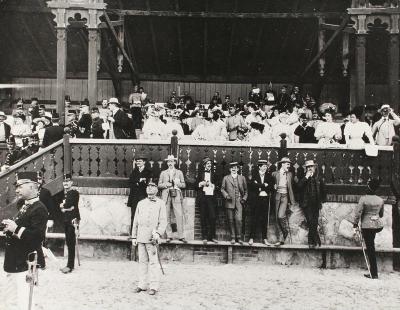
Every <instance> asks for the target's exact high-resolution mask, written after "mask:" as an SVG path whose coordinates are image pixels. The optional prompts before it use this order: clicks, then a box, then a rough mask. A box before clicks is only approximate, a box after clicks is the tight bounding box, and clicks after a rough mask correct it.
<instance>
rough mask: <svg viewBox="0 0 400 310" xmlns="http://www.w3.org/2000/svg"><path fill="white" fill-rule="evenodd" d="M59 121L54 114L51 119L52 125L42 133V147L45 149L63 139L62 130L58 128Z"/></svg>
mask: <svg viewBox="0 0 400 310" xmlns="http://www.w3.org/2000/svg"><path fill="white" fill-rule="evenodd" d="M59 121H60V118H59V116H58V114H54V115H53V118H52V122H53V125H52V126H50V127H47V128H46V130H45V131H44V135H43V143H42V147H47V146H49V145H51V144H53V143H55V142H57V141H59V140H61V139H62V138H63V136H64V128H62V127H61V126H60V124H59Z"/></svg>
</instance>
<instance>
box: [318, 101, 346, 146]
mask: <svg viewBox="0 0 400 310" xmlns="http://www.w3.org/2000/svg"><path fill="white" fill-rule="evenodd" d="M334 113H335V111H334V110H332V109H327V110H325V111H324V119H325V122H320V123H319V124H318V126H317V128H316V130H315V138H316V139H317V140H318V144H322V145H327V144H337V143H338V142H339V141H340V140H341V139H342V132H341V130H340V125H339V124H338V123H335V122H334V121H333V115H334Z"/></svg>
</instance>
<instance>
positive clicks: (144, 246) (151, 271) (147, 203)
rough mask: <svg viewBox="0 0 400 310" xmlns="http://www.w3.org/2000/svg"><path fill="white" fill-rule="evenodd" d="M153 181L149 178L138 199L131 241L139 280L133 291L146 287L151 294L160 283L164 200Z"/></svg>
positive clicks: (164, 212) (164, 215) (164, 222)
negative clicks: (135, 256) (137, 256)
mask: <svg viewBox="0 0 400 310" xmlns="http://www.w3.org/2000/svg"><path fill="white" fill-rule="evenodd" d="M157 192H158V189H157V185H156V184H155V183H154V182H149V183H148V185H147V188H146V193H147V196H148V197H147V198H145V199H143V200H141V201H139V203H138V205H137V208H136V213H135V217H134V220H133V225H132V245H133V246H136V245H137V246H138V252H139V283H138V286H137V288H136V290H135V292H136V293H140V292H142V291H146V290H147V289H148V288H149V294H150V295H155V294H156V292H157V291H158V288H159V285H160V273H161V269H160V262H159V256H158V246H157V244H158V242H159V239H160V237H161V235H162V234H164V232H165V229H166V227H167V212H166V208H165V202H164V201H163V200H161V199H160V198H158V197H156V194H157Z"/></svg>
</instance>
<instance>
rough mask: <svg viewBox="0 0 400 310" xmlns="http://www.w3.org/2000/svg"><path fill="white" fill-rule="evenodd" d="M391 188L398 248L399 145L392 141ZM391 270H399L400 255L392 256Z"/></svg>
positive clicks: (393, 227)
mask: <svg viewBox="0 0 400 310" xmlns="http://www.w3.org/2000/svg"><path fill="white" fill-rule="evenodd" d="M392 165H393V166H392V176H391V187H392V192H393V194H394V195H395V197H396V202H395V204H393V205H392V234H393V247H394V248H398V247H400V143H399V141H397V138H396V139H393V161H392ZM393 269H394V270H398V271H399V270H400V254H399V253H394V254H393Z"/></svg>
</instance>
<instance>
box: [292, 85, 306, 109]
mask: <svg viewBox="0 0 400 310" xmlns="http://www.w3.org/2000/svg"><path fill="white" fill-rule="evenodd" d="M290 100H291V101H292V106H294V107H297V108H298V109H299V108H301V107H303V97H302V95H301V93H300V87H299V86H293V90H292V93H291V94H290Z"/></svg>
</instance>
